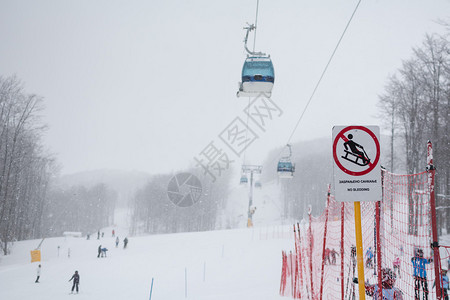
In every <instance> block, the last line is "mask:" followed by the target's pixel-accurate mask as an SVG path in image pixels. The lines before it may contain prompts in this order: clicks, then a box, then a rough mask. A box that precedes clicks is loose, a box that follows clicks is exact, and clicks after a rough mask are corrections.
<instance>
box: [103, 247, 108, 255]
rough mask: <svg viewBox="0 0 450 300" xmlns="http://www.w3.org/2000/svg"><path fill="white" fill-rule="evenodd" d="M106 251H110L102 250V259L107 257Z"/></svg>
mask: <svg viewBox="0 0 450 300" xmlns="http://www.w3.org/2000/svg"><path fill="white" fill-rule="evenodd" d="M106 251H108V249H107V248H102V257H103V256H105V257H106Z"/></svg>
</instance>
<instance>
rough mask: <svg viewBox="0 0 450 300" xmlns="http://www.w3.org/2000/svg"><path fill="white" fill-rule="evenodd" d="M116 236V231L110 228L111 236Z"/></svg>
mask: <svg viewBox="0 0 450 300" xmlns="http://www.w3.org/2000/svg"><path fill="white" fill-rule="evenodd" d="M115 236H116V232H115V231H114V229H113V230H112V237H115Z"/></svg>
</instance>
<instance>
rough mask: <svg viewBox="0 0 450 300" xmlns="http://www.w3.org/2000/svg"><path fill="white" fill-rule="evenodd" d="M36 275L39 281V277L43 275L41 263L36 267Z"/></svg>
mask: <svg viewBox="0 0 450 300" xmlns="http://www.w3.org/2000/svg"><path fill="white" fill-rule="evenodd" d="M36 275H37V278H36V281H35V283H39V277H41V265H39V266H38V267H37V269H36Z"/></svg>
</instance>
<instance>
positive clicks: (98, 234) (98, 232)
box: [97, 230, 100, 240]
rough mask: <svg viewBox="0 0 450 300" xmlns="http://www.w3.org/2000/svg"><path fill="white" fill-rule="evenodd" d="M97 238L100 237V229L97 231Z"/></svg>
mask: <svg viewBox="0 0 450 300" xmlns="http://www.w3.org/2000/svg"><path fill="white" fill-rule="evenodd" d="M99 239H100V230H99V231H97V240H99Z"/></svg>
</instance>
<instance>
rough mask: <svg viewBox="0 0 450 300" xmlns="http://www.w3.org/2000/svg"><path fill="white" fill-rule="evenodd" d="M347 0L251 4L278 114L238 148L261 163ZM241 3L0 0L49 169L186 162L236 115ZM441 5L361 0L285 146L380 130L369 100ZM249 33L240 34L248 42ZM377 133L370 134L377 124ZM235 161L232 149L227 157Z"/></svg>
mask: <svg viewBox="0 0 450 300" xmlns="http://www.w3.org/2000/svg"><path fill="white" fill-rule="evenodd" d="M356 3H357V1H353V0H352V1H349V0H322V1H295V0H282V1H268V0H260V8H259V17H258V31H257V40H256V50H258V51H263V52H266V53H269V54H270V55H271V57H272V59H273V63H274V67H275V86H274V90H273V94H272V99H273V101H275V102H276V103H277V105H278V106H279V108H281V109H282V110H283V114H282V116H280V117H279V118H274V119H273V120H272V121H270V123H269V124H267V130H266V131H265V132H262V131H258V132H257V134H258V137H259V138H258V139H257V140H256V141H255V142H254V143H253V144H252V145H251V146H250V147H249V148H248V150H247V152H246V155H245V157H246V160H247V162H249V163H262V160H263V159H264V158H265V155H266V154H267V153H268V152H269V151H270V150H271V149H273V148H275V147H280V146H282V145H284V144H285V143H286V141H287V139H288V137H289V136H290V135H291V133H292V130H293V128H294V125H295V123H296V122H297V120H298V118H299V116H300V114H301V112H302V111H303V108H304V107H305V105H306V102H307V101H308V99H309V97H310V95H311V93H312V91H313V88H314V86H315V84H316V82H317V80H318V79H319V76H320V74H321V72H322V70H323V68H324V67H325V65H326V63H327V61H328V58H329V57H330V55H331V53H332V51H333V49H334V47H335V45H336V43H337V41H338V39H339V37H340V35H341V33H342V31H343V29H344V27H345V25H346V23H347V21H348V19H349V18H350V15H351V13H352V12H353V9H354V7H355V5H356ZM255 6H256V0H255V1H238V0H232V1H207V0H202V1H200V0H196V1H181V0H179V1H174V0H169V1H74V0H69V1H56V0H54V1H13V0H11V1H5V0H1V1H0V41H1V42H0V75H1V76H10V75H13V74H16V75H17V76H18V78H20V79H21V80H23V82H24V84H25V88H26V91H27V92H29V93H36V94H38V95H40V96H43V97H44V104H45V107H46V108H45V110H44V111H43V113H42V114H43V121H44V122H45V123H47V124H48V126H49V129H48V131H47V133H46V135H45V136H44V142H45V145H46V147H47V148H48V149H49V151H50V152H52V153H54V154H55V156H56V157H57V160H58V162H59V163H60V164H61V165H62V172H63V173H73V172H78V171H83V170H93V169H103V168H109V169H125V170H142V171H146V172H150V173H157V172H170V171H176V170H179V169H181V168H185V167H187V166H188V165H190V164H193V157H194V156H196V155H198V154H199V153H200V151H202V149H204V148H205V147H206V146H207V145H208V144H209V143H210V142H211V141H215V142H217V144H218V145H219V146H221V147H222V148H224V149H225V147H224V146H223V144H220V142H219V141H220V140H219V139H218V135H219V134H220V133H221V132H222V131H223V130H224V129H225V128H226V127H227V126H228V125H229V124H230V123H231V122H232V121H233V120H234V119H235V118H236V117H240V118H242V119H245V118H244V116H245V114H244V113H243V110H244V108H245V106H246V104H248V99H238V98H236V96H235V94H236V90H237V82H238V81H239V80H240V73H241V68H242V64H243V61H244V59H245V51H244V48H243V38H244V35H245V32H244V30H243V29H242V27H243V26H244V25H245V24H246V22H250V23H254V19H255ZM449 15H450V1H449V0H432V1H419V0H399V1H392V0H371V1H362V3H361V5H360V7H359V10H358V12H357V13H356V15H355V17H354V20H353V22H352V24H351V25H350V28H349V29H348V31H347V33H346V36H345V37H344V40H343V41H342V44H341V46H340V48H339V49H338V51H337V53H336V56H335V58H334V60H333V62H332V64H331V66H330V68H329V70H328V72H327V74H326V75H325V77H324V79H323V81H322V84H321V86H320V87H319V90H318V91H317V93H316V95H315V97H314V98H313V100H312V102H311V104H310V106H309V108H308V110H307V112H306V114H305V116H304V118H303V120H302V122H301V123H300V126H299V129H298V130H297V131H296V132H295V135H294V136H293V139H292V142H295V141H299V140H310V139H314V138H319V137H330V139H331V129H332V127H333V126H334V125H350V124H361V125H382V124H381V122H380V121H379V119H378V118H376V116H377V114H378V111H377V108H376V103H377V101H378V95H380V94H382V93H383V87H384V84H385V83H386V80H387V78H388V76H389V75H392V74H394V73H395V71H396V70H397V69H398V68H399V67H400V66H401V61H402V59H408V58H409V57H410V55H411V53H412V47H417V46H420V44H421V42H422V41H423V39H424V36H425V34H426V33H441V34H442V33H444V32H445V29H444V28H443V27H442V26H441V25H439V24H437V23H436V21H437V20H438V19H444V20H447V21H448V20H449ZM250 41H251V42H253V36H251V37H250ZM382 132H383V129H382ZM229 155H230V158H232V159H233V160H235V162H236V163H237V165H239V164H240V163H241V162H242V159H243V157H242V156H241V157H238V156H236V155H232V153H231V152H230V153H229Z"/></svg>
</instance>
